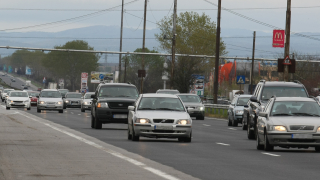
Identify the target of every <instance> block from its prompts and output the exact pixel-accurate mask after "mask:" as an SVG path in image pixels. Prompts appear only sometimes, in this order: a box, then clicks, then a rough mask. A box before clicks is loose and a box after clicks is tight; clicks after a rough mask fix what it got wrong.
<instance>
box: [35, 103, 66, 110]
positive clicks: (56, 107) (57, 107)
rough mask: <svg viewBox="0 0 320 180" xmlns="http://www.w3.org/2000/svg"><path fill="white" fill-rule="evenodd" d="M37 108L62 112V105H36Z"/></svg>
mask: <svg viewBox="0 0 320 180" xmlns="http://www.w3.org/2000/svg"><path fill="white" fill-rule="evenodd" d="M37 108H38V109H39V110H51V111H55V110H56V111H59V110H63V106H62V105H53V106H50V105H42V104H38V106H37Z"/></svg>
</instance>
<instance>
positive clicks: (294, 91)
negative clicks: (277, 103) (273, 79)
mask: <svg viewBox="0 0 320 180" xmlns="http://www.w3.org/2000/svg"><path fill="white" fill-rule="evenodd" d="M272 96H276V97H307V93H306V91H305V89H304V88H303V87H265V88H264V89H263V92H262V98H261V99H262V100H264V101H267V100H269V99H270V98H271V97H272Z"/></svg>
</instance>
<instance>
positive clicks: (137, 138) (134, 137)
mask: <svg viewBox="0 0 320 180" xmlns="http://www.w3.org/2000/svg"><path fill="white" fill-rule="evenodd" d="M139 139H140V136H136V133H135V132H134V128H133V126H132V138H131V140H132V141H139Z"/></svg>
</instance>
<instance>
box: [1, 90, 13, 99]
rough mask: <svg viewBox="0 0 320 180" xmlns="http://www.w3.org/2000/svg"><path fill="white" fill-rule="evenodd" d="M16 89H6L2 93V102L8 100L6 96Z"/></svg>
mask: <svg viewBox="0 0 320 180" xmlns="http://www.w3.org/2000/svg"><path fill="white" fill-rule="evenodd" d="M13 90H14V89H4V90H3V91H2V93H1V100H2V102H3V101H4V100H5V99H6V95H7V94H8V92H10V91H13Z"/></svg>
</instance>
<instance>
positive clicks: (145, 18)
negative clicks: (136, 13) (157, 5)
mask: <svg viewBox="0 0 320 180" xmlns="http://www.w3.org/2000/svg"><path fill="white" fill-rule="evenodd" d="M147 2H148V0H145V1H144V19H143V40H142V41H143V42H142V52H144V51H145V45H146V20H147ZM141 58H142V59H141V63H142V70H145V69H144V55H142V57H141ZM140 93H143V77H141V84H140Z"/></svg>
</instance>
